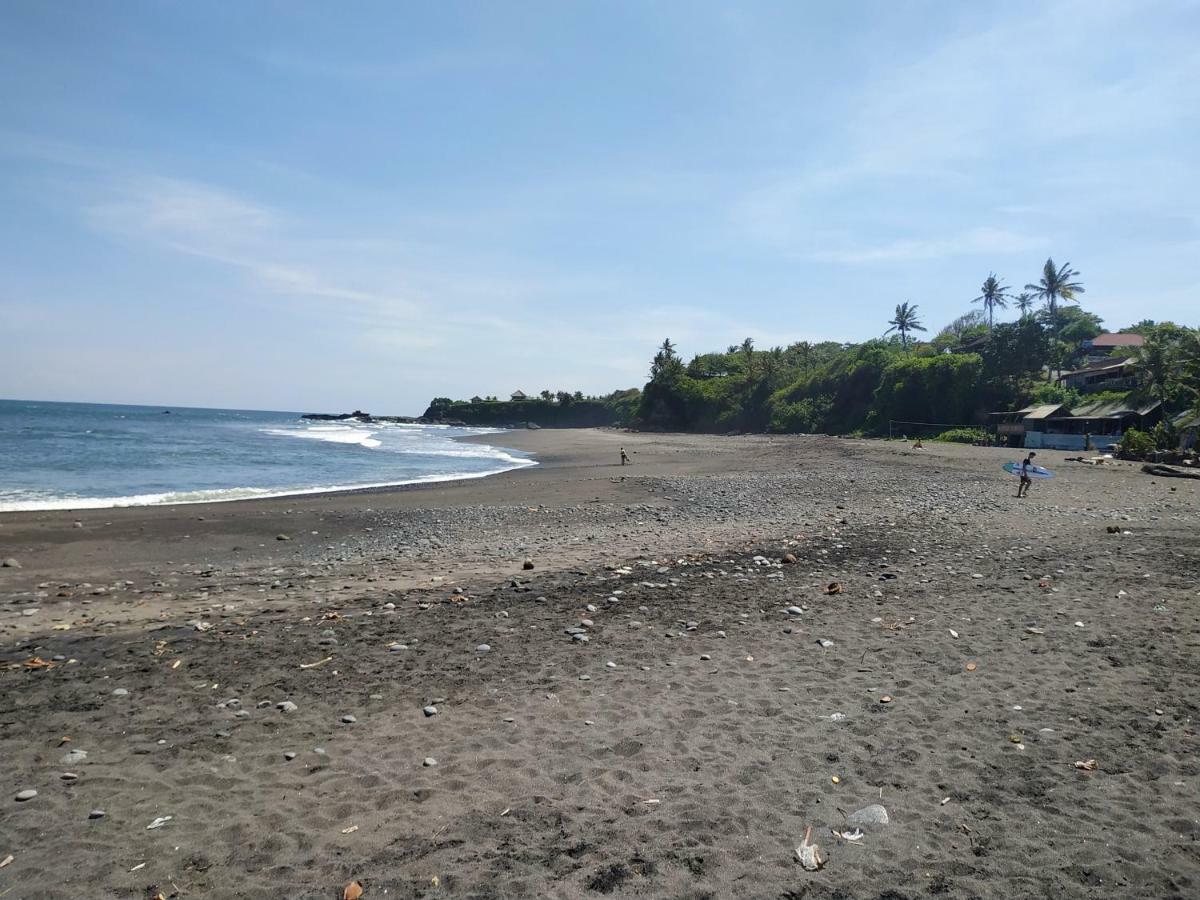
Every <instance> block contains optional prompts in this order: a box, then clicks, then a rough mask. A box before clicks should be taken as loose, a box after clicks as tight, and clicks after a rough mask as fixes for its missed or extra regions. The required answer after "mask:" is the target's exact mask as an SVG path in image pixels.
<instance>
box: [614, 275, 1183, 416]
mask: <svg viewBox="0 0 1200 900" xmlns="http://www.w3.org/2000/svg"><path fill="white" fill-rule="evenodd" d="M1077 278H1078V272H1076V271H1075V270H1074V269H1072V268H1071V267H1070V264H1069V263H1068V264H1067V265H1064V266H1055V265H1054V263H1053V262H1052V261H1050V260H1047V262H1046V266H1045V267H1044V268H1043V271H1042V276H1041V279H1040V280H1039V281H1038V282H1037V283H1035V284H1030V285H1028V286H1027V288H1028V293H1022V294H1021V295H1019V296H1018V297H1016V298H1015V300H1014V305H1015V306H1016V307H1017V310H1018V311H1019V318H1018V319H1017V320H1016V321H1014V322H996V321H995V313H996V311H997V310H1002V309H1004V308H1006V304H1007V302H1008V300H1009V298H1010V295H1009V293H1008V289H1007V287H1006V286H1005V285H1004V284H1003V283H1002V282H1001V281H1000V280H999V278H997V277H996V276H995V275H989V276H988V279H987V280H985V281H984V283H983V287H982V288H981V293H980V295H979V296H978V297H976V298H975V301H976V302H979V303H981V304H983V306H984V310H979V309H976V310H972V311H970V312H967V313H965V314H964V315H962V316H960V317H958V318H957V319H955V320H954V321H953V322H951V323H950V324H949V325H947V326H946V327H945V328H943V329H942V330H941V331H940V332H938V333H937V335H936V336H935V337H934V338H933V339H932V340H931V341H929V342H928V343H916V342H914V340H913V337H912V335H913V333H915V332H917V331H923V330H924V327H923V326H922V324H921V322H920V320H919V319H918V318H917V314H916V311H917V306H916V305H915V304H911V303H909V302H907V301H906V302H904V303H901V304H899V305H898V306H897V307H896V309H895V312H894V314H893V316H892V318H891V319H889V320H888V321H887V325H888V326H890V327H889V328H888V329H887V332H886V333H891V334H892V335H893V336H892V337H890V338H889V337H885V338H880V339H875V340H870V341H866V342H865V343H862V344H836V343H822V344H809V343H807V342H801V343H798V344H792V345H790V346H788V347H774V348H771V349H770V350H758V349H756V348H755V347H754V343H753V341H751V340H750V339H746V340H745V341H743V342H742V343H741V344H738V345H734V346H731V347H729V349H728V350H727V351H726V352H725V353H720V352H716V353H702V354H700V355H698V356H695V357H693V358H692V359H691V360H690V361H689V362H686V363H685V362H684V360H682V359H681V358H680V357H679V355H678V353H677V352H676V350H675V347H674V345H673V344H672V343H671V342H670V341H669V340H668V341H664V342H663V344H662V346H660V347H659V348H658V352H657V353H656V355H655V357H654V360H653V362H652V364H651V368H650V382H649V383H648V384H647V385H646V387H645V389H644V390H643V392H642V398H641V403H640V406H639V409H638V412H637V416H636V424H637V425H638V426H639V427H643V428H657V429H664V430H680V431H708V432H728V431H774V432H824V433H831V434H846V433H856V432H861V433H873V434H885V433H887V432H888V425H889V422H895V423H900V424H902V425H905V426H907V425H912V424H914V423H938V425H939V426H941V427H942V428H946V427H949V426H958V427H963V428H970V429H973V428H975V427H977V426H979V425H981V424H982V423H983V422H984V421H985V418H986V415H987V413H989V412H992V411H996V410H1008V409H1017V408H1020V407H1022V406H1025V405H1027V404H1030V403H1062V404H1065V405H1067V406H1078V405H1081V404H1083V403H1084V402H1088V401H1093V400H1100V399H1113V398H1112V397H1110V396H1109V395H1107V394H1088V395H1081V394H1079V393H1078V392H1077V391H1075V390H1073V389H1070V388H1067V387H1064V386H1062V385H1060V384H1059V383H1058V382H1057V381H1056V379H1055V377H1054V376H1055V375H1056V374H1057V373H1058V372H1060V371H1063V370H1068V369H1071V368H1073V367H1076V366H1083V365H1085V364H1086V363H1087V360H1088V358H1089V352H1088V350H1087V342H1089V341H1090V340H1091V339H1092V338H1095V337H1096V336H1097V335H1099V334H1101V333H1102V332H1103V331H1104V325H1103V321H1102V319H1101V318H1100V317H1099V316H1098V315H1096V314H1095V313H1092V312H1088V311H1086V310H1084V309H1081V308H1080V307H1079V306H1078V305H1065V304H1067V303H1071V304H1078V302H1079V295H1081V294H1083V293H1084V289H1083V285H1082V284H1081V283H1080V282H1078V281H1077V280H1075V279H1077ZM1035 300H1041V301H1042V302H1043V303H1044V304H1045V307H1044V308H1043V309H1041V310H1037V311H1035V310H1034V309H1033V303H1034V301H1035ZM1127 330H1128V331H1135V330H1136V331H1137V332H1138V333H1140V334H1143V335H1144V336H1146V339H1147V340H1146V347H1145V348H1143V349H1141V350H1140V351H1138V352H1137V353H1136V354H1131V353H1130V351H1129V350H1128V349H1122V350H1121V351H1120V352H1119V353H1118V352H1117V351H1114V355H1116V356H1120V357H1121V358H1127V357H1129V356H1130V355H1135V356H1136V360H1137V362H1136V367H1135V368H1136V371H1137V373H1138V378H1139V381H1140V386H1139V388H1138V390H1137V391H1136V392H1135V393H1136V397H1135V398H1134V399H1136V400H1137V401H1138V402H1144V401H1149V400H1163V401H1164V403H1165V404H1166V405H1167V407H1168V409H1169V411H1178V410H1180V409H1186V408H1190V407H1194V406H1195V405H1197V404H1198V403H1200V336H1198V335H1200V332H1197V331H1196V330H1195V329H1189V328H1182V327H1179V326H1176V325H1173V324H1171V323H1164V324H1156V323H1154V322H1150V321H1142V322H1140V323H1139V324H1138V325H1137V326H1134V327H1131V328H1129V329H1127ZM1124 398H1125V395H1124V394H1121V395H1117V397H1116V399H1124ZM905 430H907V429H905ZM935 433H936V432H935ZM970 434H972V435H974V434H976V432H975V431H971V432H970Z"/></svg>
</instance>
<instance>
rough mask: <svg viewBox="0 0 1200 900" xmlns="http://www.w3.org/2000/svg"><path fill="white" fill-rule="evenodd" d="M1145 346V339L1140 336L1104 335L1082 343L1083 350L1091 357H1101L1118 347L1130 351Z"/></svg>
mask: <svg viewBox="0 0 1200 900" xmlns="http://www.w3.org/2000/svg"><path fill="white" fill-rule="evenodd" d="M1145 344H1146V339H1145V338H1144V337H1142V336H1141V335H1140V334H1111V333H1106V334H1098V335H1096V336H1095V337H1094V338H1091V339H1089V340H1086V341H1084V342H1083V349H1084V350H1087V351H1088V353H1090V354H1092V355H1093V356H1103V355H1104V354H1106V353H1110V352H1112V351H1113V350H1116V349H1117V348H1118V347H1120V348H1121V349H1123V350H1124V349H1130V350H1132V349H1133V348H1134V347H1144V346H1145Z"/></svg>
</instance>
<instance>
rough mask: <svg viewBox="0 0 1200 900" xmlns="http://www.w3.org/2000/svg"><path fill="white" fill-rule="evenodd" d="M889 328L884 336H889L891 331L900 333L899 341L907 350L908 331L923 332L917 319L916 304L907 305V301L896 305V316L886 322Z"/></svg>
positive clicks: (922, 327) (923, 327) (923, 329)
mask: <svg viewBox="0 0 1200 900" xmlns="http://www.w3.org/2000/svg"><path fill="white" fill-rule="evenodd" d="M888 324H889V325H891V326H892V327H891V328H889V329H888V330H887V331H885V332H884V334H891V333H892V332H893V331H898V332H899V333H900V341H901V343H903V344H904V349H905V350H907V349H908V333H909V332H910V331H925V326H924V325H922V324H921V320H920V319H918V318H917V304H915V303H914V304H913V305H912V306H909V305H908V301H907V300H905V301H904V302H903V303H897V304H896V316H895V318H893V319H889V320H888Z"/></svg>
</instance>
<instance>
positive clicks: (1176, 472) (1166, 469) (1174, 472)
mask: <svg viewBox="0 0 1200 900" xmlns="http://www.w3.org/2000/svg"><path fill="white" fill-rule="evenodd" d="M1142 471H1143V472H1145V473H1146V474H1147V475H1157V476H1158V477H1159V478H1195V479H1197V480H1200V472H1187V471H1184V470H1183V469H1175V468H1172V467H1171V466H1164V465H1162V464H1161V463H1146V464H1145V465H1144V466H1142Z"/></svg>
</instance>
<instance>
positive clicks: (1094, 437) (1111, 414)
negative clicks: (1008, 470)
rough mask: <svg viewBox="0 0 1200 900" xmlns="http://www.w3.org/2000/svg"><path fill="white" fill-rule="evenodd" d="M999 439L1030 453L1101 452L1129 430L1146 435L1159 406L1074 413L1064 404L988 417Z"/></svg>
mask: <svg viewBox="0 0 1200 900" xmlns="http://www.w3.org/2000/svg"><path fill="white" fill-rule="evenodd" d="M989 418H990V420H991V424H992V425H993V427H994V428H995V429H996V435H997V437H998V438H1002V439H1005V442H1006V443H1007V444H1008V446H1010V447H1022V446H1023V447H1027V448H1029V449H1031V450H1042V449H1046V450H1086V449H1088V442H1089V440H1090V442H1091V449H1094V450H1103V449H1105V448H1107V447H1109V446H1110V445H1112V444H1116V443H1118V442H1119V441H1120V440H1121V436H1122V435H1123V434H1124V433H1125V432H1126V431H1128V430H1129V429H1130V428H1137V429H1140V430H1142V431H1149V430H1150V429H1151V428H1153V427H1154V426H1155V425H1157V424H1158V423H1159V422H1160V421H1162V404H1161V403H1158V402H1154V403H1150V404H1146V405H1144V406H1135V405H1132V404H1130V403H1128V402H1127V401H1122V400H1114V401H1106V402H1100V403H1087V404H1084V405H1083V406H1080V407H1077V408H1076V409H1074V410H1071V409H1068V408H1067V407H1066V406H1064V405H1063V404H1061V403H1060V404H1046V405H1043V406H1031V407H1026V408H1025V409H1018V410H1015V411H1012V412H998V413H992V414H991V416H990V417H989Z"/></svg>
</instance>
